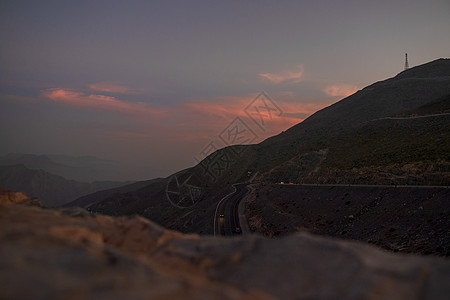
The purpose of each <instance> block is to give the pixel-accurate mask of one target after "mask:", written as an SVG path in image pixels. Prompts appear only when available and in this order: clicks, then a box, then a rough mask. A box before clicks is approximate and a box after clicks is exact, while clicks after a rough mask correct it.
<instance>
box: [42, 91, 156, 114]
mask: <svg viewBox="0 0 450 300" xmlns="http://www.w3.org/2000/svg"><path fill="white" fill-rule="evenodd" d="M42 95H43V96H44V97H45V98H47V99H50V100H52V101H54V102H57V103H62V104H65V105H69V106H74V107H79V108H88V109H97V110H106V111H117V112H123V113H127V114H141V115H142V114H151V115H155V114H159V113H160V111H159V110H157V109H155V108H152V107H150V106H149V105H147V104H146V103H143V102H134V103H130V102H124V101H121V100H118V99H117V98H115V97H111V96H105V95H95V94H85V93H81V92H76V91H71V90H67V89H58V88H54V89H48V90H45V91H43V92H42Z"/></svg>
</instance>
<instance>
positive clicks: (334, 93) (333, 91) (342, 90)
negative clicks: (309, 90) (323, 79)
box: [323, 84, 358, 97]
mask: <svg viewBox="0 0 450 300" xmlns="http://www.w3.org/2000/svg"><path fill="white" fill-rule="evenodd" d="M357 90H358V87H357V86H356V85H349V84H332V85H328V86H326V87H325V88H324V89H323V91H324V93H325V94H326V95H328V96H330V97H347V96H350V95H351V94H353V93H355V92H356V91H357Z"/></svg>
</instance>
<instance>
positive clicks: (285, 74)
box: [258, 65, 304, 84]
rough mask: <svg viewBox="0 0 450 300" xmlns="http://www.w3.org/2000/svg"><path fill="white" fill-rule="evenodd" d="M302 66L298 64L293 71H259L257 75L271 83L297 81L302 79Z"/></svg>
mask: <svg viewBox="0 0 450 300" xmlns="http://www.w3.org/2000/svg"><path fill="white" fill-rule="evenodd" d="M303 73H304V68H303V65H298V66H297V69H296V70H295V71H291V70H286V71H282V72H279V73H260V74H258V76H259V77H261V78H263V79H266V80H268V81H270V82H271V83H273V84H279V83H281V82H285V81H287V82H291V83H298V82H301V81H302V80H303V79H302V77H303Z"/></svg>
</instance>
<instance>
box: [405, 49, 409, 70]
mask: <svg viewBox="0 0 450 300" xmlns="http://www.w3.org/2000/svg"><path fill="white" fill-rule="evenodd" d="M408 69H409V64H408V53H405V71H406V70H408Z"/></svg>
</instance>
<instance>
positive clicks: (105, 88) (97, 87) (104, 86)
mask: <svg viewBox="0 0 450 300" xmlns="http://www.w3.org/2000/svg"><path fill="white" fill-rule="evenodd" d="M89 88H90V89H91V90H93V91H96V92H104V93H117V94H140V93H141V92H142V90H137V89H133V88H130V87H127V86H124V85H120V84H116V83H112V82H98V83H93V84H90V85H89Z"/></svg>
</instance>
